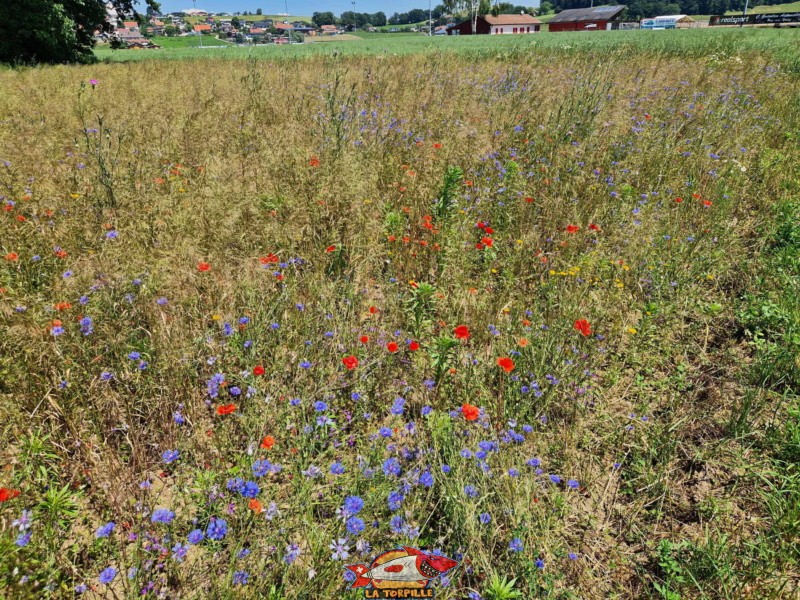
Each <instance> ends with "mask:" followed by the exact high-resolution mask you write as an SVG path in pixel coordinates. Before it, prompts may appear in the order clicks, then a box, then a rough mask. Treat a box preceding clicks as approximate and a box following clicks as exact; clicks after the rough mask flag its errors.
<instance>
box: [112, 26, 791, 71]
mask: <svg viewBox="0 0 800 600" xmlns="http://www.w3.org/2000/svg"><path fill="white" fill-rule="evenodd" d="M356 35H357V36H358V37H359V38H361V39H360V40H358V41H355V40H352V39H349V40H347V41H340V40H335V41H331V42H328V43H326V44H296V45H292V46H291V47H290V46H288V45H287V46H275V45H258V46H251V47H234V46H230V47H228V48H226V49H224V50H219V51H216V50H211V52H219V53H222V54H220V56H223V57H226V58H233V59H241V58H248V57H260V56H263V57H278V56H280V57H283V58H289V59H294V58H302V57H306V56H314V57H316V56H321V55H407V54H419V53H431V52H433V53H439V52H444V53H456V54H459V53H463V54H467V55H471V56H487V57H491V56H495V55H500V56H506V57H508V58H509V59H513V58H514V57H519V56H524V55H526V54H528V53H544V54H557V55H567V56H568V55H570V54H576V53H578V54H580V53H584V52H589V53H591V52H608V51H613V52H614V53H615V54H616V55H617V56H625V55H629V56H634V55H636V54H637V53H639V52H646V53H649V54H653V55H661V56H680V55H689V56H692V55H711V54H719V53H721V54H725V55H728V54H741V55H744V54H747V53H750V52H765V53H768V54H771V55H773V56H775V57H779V58H781V59H782V60H783V59H785V60H786V61H787V63H788V64H795V63H796V62H797V61H798V60H800V52H799V51H798V50H799V49H800V32H798V31H797V30H781V31H776V30H772V29H759V30H756V29H736V30H732V29H703V30H681V31H655V32H653V31H610V32H603V33H602V35H601V34H598V35H591V36H590V35H588V34H586V33H558V34H551V33H548V32H543V33H541V34H537V35H530V36H440V37H436V36H434V37H429V36H424V35H416V34H381V33H372V34H370V33H360V32H357V34H356ZM159 39H161V38H159ZM183 39H184V40H186V41H185V42H184V41H181V42H179V43H185V44H187V47H185V48H178V47H170V48H164V49H163V50H156V51H146V52H145V51H127V50H122V51H112V50H110V49H108V48H98V49H97V50H96V54H97V57H98V58H99V59H101V60H107V61H111V62H118V61H129V60H134V61H138V60H144V59H148V60H150V59H188V58H193V57H197V53H198V52H208V51H206V50H199V49H197V48H193V47H188V45H189V44H192V42H195V43H196V41H197V39H196V38H183ZM205 39H206V38H204V40H205Z"/></svg>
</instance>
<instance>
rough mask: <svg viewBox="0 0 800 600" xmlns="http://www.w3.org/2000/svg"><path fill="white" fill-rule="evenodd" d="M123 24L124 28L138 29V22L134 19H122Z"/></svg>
mask: <svg viewBox="0 0 800 600" xmlns="http://www.w3.org/2000/svg"><path fill="white" fill-rule="evenodd" d="M122 24H123V25H125V29H138V28H139V24H138V23H137V22H136V21H123V23H122Z"/></svg>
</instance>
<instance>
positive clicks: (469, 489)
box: [464, 485, 478, 498]
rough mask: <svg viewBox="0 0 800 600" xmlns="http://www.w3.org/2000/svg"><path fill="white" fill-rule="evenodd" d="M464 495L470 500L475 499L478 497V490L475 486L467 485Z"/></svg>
mask: <svg viewBox="0 0 800 600" xmlns="http://www.w3.org/2000/svg"><path fill="white" fill-rule="evenodd" d="M464 493H465V494H466V495H467V497H469V498H475V497H476V496H477V495H478V490H476V489H475V486H474V485H465V486H464Z"/></svg>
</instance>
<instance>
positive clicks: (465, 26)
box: [447, 13, 542, 35]
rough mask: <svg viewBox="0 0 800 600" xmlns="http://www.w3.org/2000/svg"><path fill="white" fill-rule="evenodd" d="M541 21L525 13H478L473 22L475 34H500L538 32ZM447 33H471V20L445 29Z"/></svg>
mask: <svg viewBox="0 0 800 600" xmlns="http://www.w3.org/2000/svg"><path fill="white" fill-rule="evenodd" d="M541 27H542V22H541V21H540V20H539V19H537V18H536V17H532V16H531V15H527V14H524V13H522V14H519V15H497V16H496V17H495V16H492V15H480V16H479V17H478V18H477V20H476V23H475V34H476V35H502V34H506V33H510V34H515V33H538V32H539V31H540V30H541ZM447 33H448V35H472V21H471V20H470V19H467V20H466V21H464V22H463V23H459V24H458V25H455V26H454V27H450V28H449V29H448V30H447Z"/></svg>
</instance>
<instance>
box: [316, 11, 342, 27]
mask: <svg viewBox="0 0 800 600" xmlns="http://www.w3.org/2000/svg"><path fill="white" fill-rule="evenodd" d="M311 22H312V23H314V25H316V26H317V27H321V26H322V25H336V16H335V15H334V14H333V13H332V12H315V13H314V14H313V15H311Z"/></svg>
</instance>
